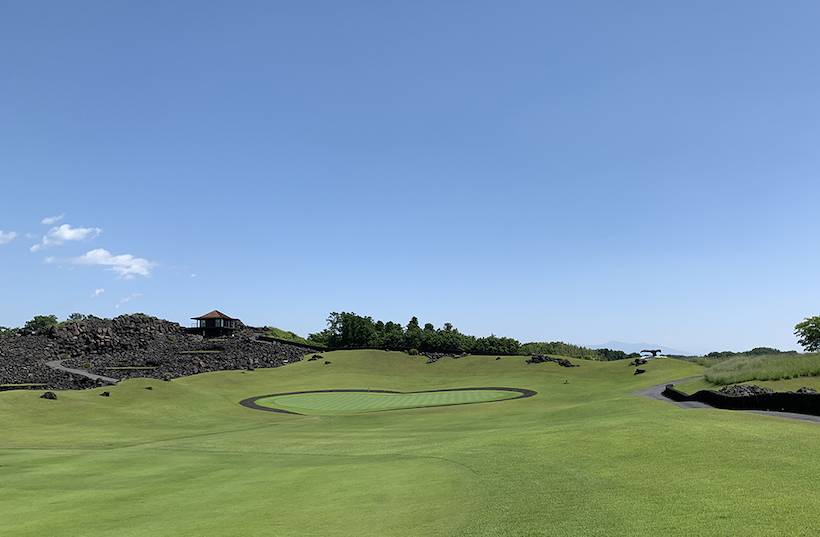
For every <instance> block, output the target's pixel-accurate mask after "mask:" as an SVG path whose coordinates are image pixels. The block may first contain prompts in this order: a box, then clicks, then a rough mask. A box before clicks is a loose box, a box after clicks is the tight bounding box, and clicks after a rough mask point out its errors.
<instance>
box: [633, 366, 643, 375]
mask: <svg viewBox="0 0 820 537" xmlns="http://www.w3.org/2000/svg"><path fill="white" fill-rule="evenodd" d="M644 373H646V369H641V368H640V367H639V368H636V369H635V373H634V374H635V375H643V374H644Z"/></svg>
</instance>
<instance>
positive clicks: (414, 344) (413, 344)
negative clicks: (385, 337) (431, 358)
mask: <svg viewBox="0 0 820 537" xmlns="http://www.w3.org/2000/svg"><path fill="white" fill-rule="evenodd" d="M423 340H424V337H423V334H422V332H421V327H420V326H419V320H418V317H413V318H412V319H410V322H408V323H407V330H405V332H404V348H405V349H418V348H419V347H421V342H422V341H423Z"/></svg>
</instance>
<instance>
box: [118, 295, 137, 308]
mask: <svg viewBox="0 0 820 537" xmlns="http://www.w3.org/2000/svg"><path fill="white" fill-rule="evenodd" d="M141 296H142V293H131V294H130V295H128V296H127V297H124V298H121V299H120V301H119V302H117V303H116V304H115V305H114V307H115V308H117V309H119V307H120V306H122V305H123V304H127V303H129V302H131V301H132V300H134V299H135V298H139V297H141Z"/></svg>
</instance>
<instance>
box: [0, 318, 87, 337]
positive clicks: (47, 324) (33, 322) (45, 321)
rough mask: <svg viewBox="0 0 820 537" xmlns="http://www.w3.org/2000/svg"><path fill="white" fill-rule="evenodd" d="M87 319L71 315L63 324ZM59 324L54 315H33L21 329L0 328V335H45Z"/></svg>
mask: <svg viewBox="0 0 820 537" xmlns="http://www.w3.org/2000/svg"><path fill="white" fill-rule="evenodd" d="M87 318H88V315H83V314H82V313H72V314H71V315H69V316H68V317H67V318H66V320H65V321H63V322H77V321H83V320H85V319H87ZM59 324H60V320H59V319H58V318H57V316H56V315H35V316H34V318H32V319H29V320H28V321H26V324H25V325H23V327H22V328H7V327H5V326H0V334H7V333H15V332H20V333H23V334H45V333H46V332H48V331H49V330H50V329H51V327H53V326H57V325H59Z"/></svg>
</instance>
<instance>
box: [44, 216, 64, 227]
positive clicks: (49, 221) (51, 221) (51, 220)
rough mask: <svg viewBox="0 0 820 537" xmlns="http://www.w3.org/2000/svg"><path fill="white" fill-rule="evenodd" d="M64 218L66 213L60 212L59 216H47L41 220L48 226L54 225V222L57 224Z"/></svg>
mask: <svg viewBox="0 0 820 537" xmlns="http://www.w3.org/2000/svg"><path fill="white" fill-rule="evenodd" d="M63 218H65V213H63V214H58V215H57V216H46V217H45V218H43V219H42V220H40V223H41V224H45V225H47V226H53V225H54V224H56V223H57V222H59V221H60V220H62V219H63Z"/></svg>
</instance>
